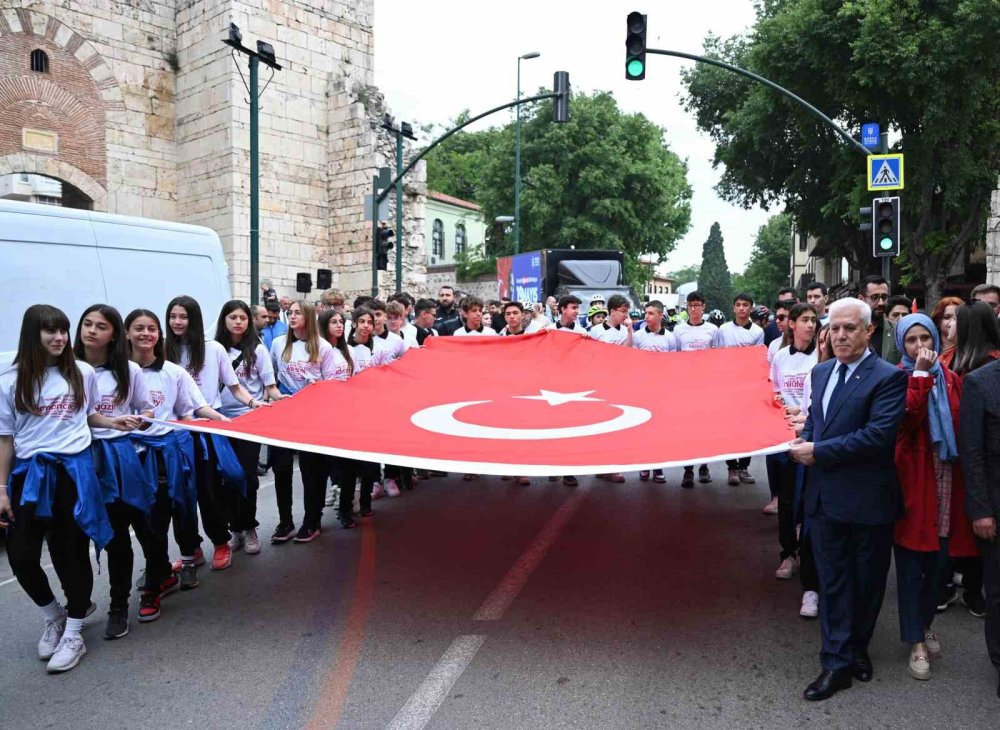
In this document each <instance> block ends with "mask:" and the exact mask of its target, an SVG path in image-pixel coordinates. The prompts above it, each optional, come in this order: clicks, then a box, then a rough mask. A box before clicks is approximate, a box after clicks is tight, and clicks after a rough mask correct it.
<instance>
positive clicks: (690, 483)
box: [681, 469, 694, 489]
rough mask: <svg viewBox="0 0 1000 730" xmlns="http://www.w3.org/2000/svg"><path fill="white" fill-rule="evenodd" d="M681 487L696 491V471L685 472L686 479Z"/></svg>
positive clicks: (684, 478) (687, 470)
mask: <svg viewBox="0 0 1000 730" xmlns="http://www.w3.org/2000/svg"><path fill="white" fill-rule="evenodd" d="M681 486H682V487H684V488H685V489H694V469H685V470H684V477H683V478H682V479H681Z"/></svg>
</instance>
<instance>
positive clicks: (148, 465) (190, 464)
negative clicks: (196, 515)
mask: <svg viewBox="0 0 1000 730" xmlns="http://www.w3.org/2000/svg"><path fill="white" fill-rule="evenodd" d="M132 438H133V439H134V440H135V441H136V442H138V443H140V444H142V445H143V446H146V447H147V448H149V449H151V450H152V451H154V452H157V453H159V454H160V455H161V456H162V457H163V464H164V466H165V467H166V470H167V488H168V490H169V493H170V499H171V501H172V502H173V503H174V504H175V505H177V506H178V507H179V508H180V509H181V510H182V512H183V513H184V514H187V513H188V512H189V511H193V510H195V509H196V507H197V504H198V487H197V486H196V484H195V478H194V440H193V439H192V438H191V434H190V433H188V432H187V431H181V430H176V431H171V432H170V433H168V434H165V435H163V436H144V435H142V434H133V436H132ZM142 467H143V470H144V471H145V472H146V478H147V479H149V480H150V481H151V482H152V483H153V484H154V485H155V484H156V483H157V478H156V458H155V454H153V453H150V454H148V455H147V456H146V460H145V463H143V465H142Z"/></svg>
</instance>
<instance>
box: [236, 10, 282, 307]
mask: <svg viewBox="0 0 1000 730" xmlns="http://www.w3.org/2000/svg"><path fill="white" fill-rule="evenodd" d="M222 42H223V43H225V44H226V45H227V46H230V47H231V48H232V49H233V61H235V60H236V52H237V51H239V52H240V53H244V54H246V55H247V57H248V58H249V59H250V82H249V83H247V82H246V80H244V84H246V87H247V93H248V94H250V303H251V304H257V303H258V298H259V297H260V284H259V281H260V149H259V146H258V132H257V117H258V111H259V109H260V94H261V93H262V91H258V89H257V69H258V66H259V65H260V63H261V62H263V63H264V65H265V66H269V67H270V68H271V78H274V72H275V71H280V70H281V64H279V63H278V61H277V59H275V57H274V48H273V47H272V46H271V44H270V43H266V42H265V41H257V50H256V51H252V50H250V49H249V48H247V47H246V46H244V45H243V34H242V33H240V29H239V28H238V27H237V26H236V24H235V23H230V24H229V29H228V30H227V31H226V35H225V37H224V38H223V39H222ZM236 68H237V69H238V68H239V65H238V64H237V66H236ZM242 75H243V72H242V71H241V72H240V76H241V77H242ZM267 83H271V82H270V80H268V82H267ZM264 88H265V89H266V88H267V84H265V85H264Z"/></svg>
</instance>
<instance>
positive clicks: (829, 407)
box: [824, 363, 847, 415]
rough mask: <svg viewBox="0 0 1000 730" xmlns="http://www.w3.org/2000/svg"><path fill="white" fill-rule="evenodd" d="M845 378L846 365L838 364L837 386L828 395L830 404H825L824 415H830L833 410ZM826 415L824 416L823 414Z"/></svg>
mask: <svg viewBox="0 0 1000 730" xmlns="http://www.w3.org/2000/svg"><path fill="white" fill-rule="evenodd" d="M846 378H847V365H846V363H840V364H839V365H838V366H837V384H836V385H835V386H833V392H832V393H831V394H830V402H829V404H827V407H826V413H827V414H828V413H830V411H832V410H833V405H834V403H836V402H837V396H838V395H839V394H840V391H841V390H842V389H843V387H844V380H845V379H846ZM824 415H826V414H824Z"/></svg>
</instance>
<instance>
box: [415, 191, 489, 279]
mask: <svg viewBox="0 0 1000 730" xmlns="http://www.w3.org/2000/svg"><path fill="white" fill-rule="evenodd" d="M425 227H426V231H425V238H424V240H425V241H426V245H427V265H428V267H432V266H433V267H441V266H454V265H455V256H456V255H457V254H461V253H465V254H471V253H473V252H474V251H477V250H478V251H480V255H481V252H482V250H483V248H484V244H485V242H486V222H485V221H484V220H483V211H482V208H480V207H479V206H478V205H476V204H475V203H471V202H469V201H468V200H462V199H460V198H455V197H452V196H451V195H445V194H444V193H436V192H433V191H430V190H429V191H428V192H427V218H426V221H425Z"/></svg>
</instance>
